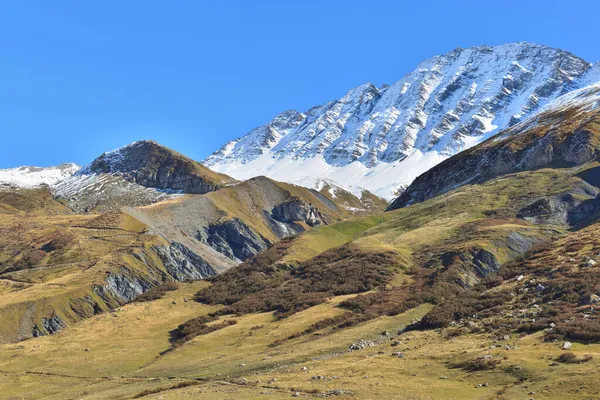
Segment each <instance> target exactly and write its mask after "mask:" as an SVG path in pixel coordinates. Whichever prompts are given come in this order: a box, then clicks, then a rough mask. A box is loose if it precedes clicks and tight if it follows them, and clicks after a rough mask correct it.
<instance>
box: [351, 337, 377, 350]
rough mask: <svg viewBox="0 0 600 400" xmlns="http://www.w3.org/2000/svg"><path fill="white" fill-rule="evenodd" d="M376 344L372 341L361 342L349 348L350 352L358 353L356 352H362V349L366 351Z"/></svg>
mask: <svg viewBox="0 0 600 400" xmlns="http://www.w3.org/2000/svg"><path fill="white" fill-rule="evenodd" d="M374 346H375V343H373V342H371V341H370V340H362V339H361V340H359V341H358V342H356V343H352V344H351V345H350V347H348V351H356V350H362V349H366V348H367V347H374Z"/></svg>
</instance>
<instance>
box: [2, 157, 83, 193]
mask: <svg viewBox="0 0 600 400" xmlns="http://www.w3.org/2000/svg"><path fill="white" fill-rule="evenodd" d="M80 168H81V167H80V166H79V165H77V164H73V163H65V164H61V165H57V166H55V167H17V168H8V169H0V185H10V186H19V187H26V188H30V187H36V186H40V185H48V186H54V185H55V184H57V183H58V182H60V181H62V180H63V179H65V178H67V177H69V176H71V175H73V174H74V173H75V172H77V171H78V170H79V169H80Z"/></svg>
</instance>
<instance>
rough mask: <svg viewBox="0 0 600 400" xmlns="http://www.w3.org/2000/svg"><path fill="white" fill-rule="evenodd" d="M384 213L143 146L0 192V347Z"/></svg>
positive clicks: (334, 192)
mask: <svg viewBox="0 0 600 400" xmlns="http://www.w3.org/2000/svg"><path fill="white" fill-rule="evenodd" d="M145 185H147V186H145ZM151 185H154V186H160V188H156V187H151ZM205 189H207V190H211V191H209V192H208V193H204V194H197V193H185V191H187V192H194V191H202V190H205ZM67 205H68V206H67ZM385 206H386V203H385V202H384V201H383V200H382V199H379V198H377V197H375V196H372V195H369V194H368V193H363V196H362V197H361V198H358V197H356V196H354V195H352V194H351V193H348V192H346V191H344V190H343V189H341V188H338V187H335V186H333V185H331V184H325V183H323V185H322V188H321V191H317V190H312V189H307V188H304V187H300V186H294V185H291V184H287V183H279V182H275V181H273V180H271V179H269V178H265V177H257V178H254V179H252V180H250V181H247V182H236V181H234V180H231V179H229V178H228V177H225V176H223V175H220V174H216V173H213V172H212V171H210V170H209V169H207V168H205V167H203V166H201V165H199V164H197V163H195V162H194V161H192V160H190V159H188V158H186V157H184V156H182V155H180V154H178V153H176V152H174V151H172V150H170V149H167V148H165V147H163V146H161V145H158V144H156V143H154V142H136V143H134V144H132V145H130V146H126V147H124V148H122V149H119V150H117V151H113V152H109V153H105V154H104V155H102V156H101V157H99V158H97V159H96V160H95V161H93V162H92V163H91V164H90V165H89V166H87V167H85V168H83V169H82V171H80V172H78V173H77V174H75V175H73V176H70V177H68V178H66V179H64V180H63V181H61V182H59V183H57V184H56V185H54V186H53V187H52V188H50V187H40V188H19V187H14V186H3V187H0V233H1V235H0V319H1V320H3V321H4V323H3V324H2V326H1V327H0V342H11V341H18V340H24V339H28V338H31V337H35V336H41V335H46V334H53V333H56V332H58V331H61V330H63V329H64V328H66V327H68V326H71V325H73V324H74V323H77V322H79V321H80V320H82V319H85V318H88V317H91V316H92V315H94V314H97V313H101V312H104V311H108V310H111V309H114V308H115V307H118V306H120V305H122V304H125V303H128V302H131V301H133V300H134V299H136V298H137V297H139V296H140V295H142V294H144V293H146V292H149V291H150V294H149V295H148V296H152V293H154V292H152V290H153V288H156V287H157V286H160V285H168V284H169V283H170V284H172V283H173V282H181V281H187V280H200V279H205V278H207V277H209V276H212V275H216V274H219V273H222V272H224V271H226V270H227V269H229V268H232V267H234V266H236V265H238V264H240V263H241V262H242V261H244V260H246V259H248V258H251V257H252V256H254V255H256V254H258V253H260V252H262V251H264V250H266V249H267V248H269V247H270V246H271V245H273V244H274V243H277V242H278V241H279V240H280V239H282V238H286V237H289V236H292V235H296V234H299V233H301V232H304V231H306V230H309V229H311V228H312V227H316V226H320V225H327V224H331V223H335V222H339V221H341V220H343V219H346V218H349V217H353V216H358V215H369V214H372V213H378V212H382V211H383V209H384V207H385ZM167 287H171V286H167ZM157 290H159V289H154V291H157Z"/></svg>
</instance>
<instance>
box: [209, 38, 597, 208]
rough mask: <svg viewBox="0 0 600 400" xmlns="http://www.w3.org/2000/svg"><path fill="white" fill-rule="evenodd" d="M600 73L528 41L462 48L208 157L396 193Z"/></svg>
mask: <svg viewBox="0 0 600 400" xmlns="http://www.w3.org/2000/svg"><path fill="white" fill-rule="evenodd" d="M599 78H600V74H599V73H598V66H597V65H593V64H590V63H589V62H587V61H585V60H583V59H581V58H579V57H577V56H575V55H573V54H571V53H569V52H567V51H563V50H559V49H554V48H550V47H547V46H542V45H537V44H531V43H526V42H519V43H511V44H505V45H501V46H495V47H490V46H478V47H472V48H467V49H462V48H457V49H455V50H453V51H451V52H449V53H446V54H444V55H440V56H435V57H432V58H430V59H428V60H426V61H424V62H422V63H421V64H419V65H418V66H417V68H416V69H415V70H414V71H412V72H410V73H408V74H407V75H405V76H404V77H402V78H401V79H400V80H398V81H397V82H395V83H394V84H392V85H390V86H388V85H382V86H376V85H373V84H371V83H367V84H364V85H361V86H358V87H356V88H354V89H351V90H350V91H349V92H348V93H347V94H346V95H345V96H344V97H342V98H341V99H339V100H335V101H331V102H328V103H326V104H322V105H319V106H316V107H313V108H311V109H309V110H308V111H306V112H298V111H295V110H288V111H284V112H283V113H281V114H279V115H277V116H276V117H275V118H274V119H273V120H272V121H271V122H269V123H267V124H266V125H263V126H260V127H258V128H255V129H253V130H251V131H250V132H249V133H248V134H246V135H245V136H243V137H241V138H240V139H236V140H233V141H231V142H229V143H227V144H225V145H224V146H223V147H222V148H221V149H219V150H218V151H216V152H214V153H213V154H212V155H210V156H209V157H208V158H207V159H206V160H205V161H204V164H205V165H207V166H208V167H210V168H211V169H213V170H216V171H219V172H223V173H226V174H228V175H231V176H233V177H234V178H237V179H247V178H249V177H251V176H254V175H267V176H269V177H272V178H274V179H277V180H281V181H295V180H298V179H306V178H307V177H312V178H328V179H331V180H334V181H336V182H337V183H338V184H340V185H341V186H343V187H346V188H350V189H352V188H353V187H355V186H362V187H364V188H366V189H369V190H371V191H373V192H375V193H376V194H378V195H381V196H384V197H387V198H392V197H393V195H394V192H396V191H397V190H398V189H399V188H401V187H404V186H407V185H408V184H410V183H411V181H412V180H413V179H414V178H416V177H417V176H418V175H420V174H421V173H423V172H425V171H426V170H428V169H429V168H431V167H433V166H434V165H436V164H438V163H439V162H441V161H442V160H444V159H446V158H447V157H449V156H452V155H454V154H456V153H458V152H460V151H462V150H465V149H467V148H470V147H471V146H473V145H475V144H477V143H480V142H482V141H483V140H485V139H487V138H489V137H491V136H492V135H494V134H495V133H497V132H499V131H500V130H503V129H506V128H509V127H511V126H514V125H515V124H517V123H519V122H521V121H523V120H525V119H526V118H527V117H528V116H531V115H533V114H535V113H536V112H537V111H538V110H540V109H541V108H542V107H543V106H544V105H545V104H547V103H549V102H551V101H553V100H555V99H556V98H558V97H560V96H562V95H564V94H566V93H569V92H571V91H573V90H576V89H578V88H581V87H583V86H586V85H589V84H592V83H594V82H596V81H598V79H599Z"/></svg>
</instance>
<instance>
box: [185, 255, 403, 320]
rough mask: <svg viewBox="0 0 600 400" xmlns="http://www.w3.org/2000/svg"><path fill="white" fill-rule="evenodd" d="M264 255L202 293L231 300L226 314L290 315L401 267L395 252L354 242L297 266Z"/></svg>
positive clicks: (212, 300)
mask: <svg viewBox="0 0 600 400" xmlns="http://www.w3.org/2000/svg"><path fill="white" fill-rule="evenodd" d="M267 258H268V259H269V260H272V259H274V258H276V257H273V256H270V257H267ZM264 259H265V258H264V257H262V258H261V257H255V258H254V259H252V260H251V261H250V262H247V263H244V264H242V265H240V266H238V267H236V268H233V269H231V270H229V271H228V272H226V273H225V274H223V275H221V276H220V277H217V278H214V279H213V280H212V283H213V285H212V286H210V287H208V288H205V289H203V290H201V291H200V292H198V293H197V295H196V299H197V300H198V301H200V302H203V303H208V304H219V303H220V304H225V305H228V307H226V308H225V309H223V310H221V311H220V312H219V314H220V315H225V314H232V313H235V314H238V315H241V314H247V313H252V312H268V311H275V313H276V316H277V317H278V318H284V317H287V316H289V315H291V314H294V313H296V312H298V311H302V310H305V309H307V308H309V307H312V306H315V305H317V304H320V303H323V302H324V301H325V300H326V299H327V298H328V297H330V296H337V295H343V294H352V293H361V292H366V291H369V290H373V289H375V288H377V287H384V286H385V284H387V283H388V282H389V281H390V280H391V279H392V277H393V276H394V274H395V273H396V272H397V271H398V270H399V268H400V267H399V265H398V262H397V261H396V257H395V255H394V254H393V253H389V252H385V253H382V252H378V253H377V252H365V251H363V250H359V249H356V248H353V247H351V246H342V247H340V248H337V249H334V250H330V251H327V252H325V253H323V254H321V255H319V256H317V257H315V258H313V259H311V260H309V261H306V262H303V263H301V264H299V265H298V266H295V267H290V266H281V265H278V266H277V265H268V263H265V262H264ZM288 267H289V269H288ZM368 301H370V300H368Z"/></svg>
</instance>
